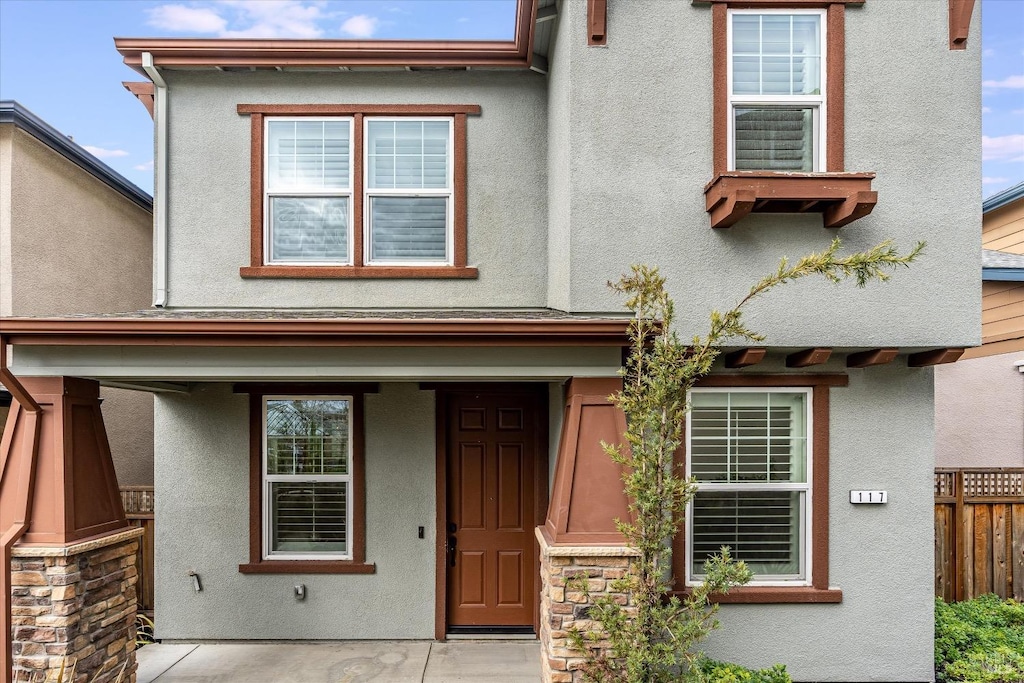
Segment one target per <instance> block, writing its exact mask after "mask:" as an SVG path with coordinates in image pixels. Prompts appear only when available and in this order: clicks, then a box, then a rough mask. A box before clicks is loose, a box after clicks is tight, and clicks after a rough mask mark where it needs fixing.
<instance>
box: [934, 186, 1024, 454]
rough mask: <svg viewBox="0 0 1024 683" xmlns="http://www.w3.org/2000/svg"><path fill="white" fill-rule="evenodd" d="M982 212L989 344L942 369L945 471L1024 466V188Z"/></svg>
mask: <svg viewBox="0 0 1024 683" xmlns="http://www.w3.org/2000/svg"><path fill="white" fill-rule="evenodd" d="M982 210H983V218H982V232H981V235H982V236H981V241H982V247H983V251H982V269H981V279H982V285H981V288H982V290H981V291H982V299H981V315H982V325H981V340H982V345H981V346H979V347H976V348H973V349H968V350H967V352H966V353H964V355H963V357H962V358H961V360H960V362H959V363H956V364H955V365H949V366H946V367H942V368H938V369H936V372H935V464H936V466H938V467H1024V375H1022V374H1021V373H1024V183H1020V184H1018V185H1015V186H1014V187H1011V188H1009V189H1007V190H1004V191H1002V192H1000V193H998V194H996V195H993V196H992V197H989V198H988V199H986V200H985V202H984V203H983V205H982Z"/></svg>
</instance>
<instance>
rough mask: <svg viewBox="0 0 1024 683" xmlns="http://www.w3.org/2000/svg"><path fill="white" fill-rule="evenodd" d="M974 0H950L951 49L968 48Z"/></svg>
mask: <svg viewBox="0 0 1024 683" xmlns="http://www.w3.org/2000/svg"><path fill="white" fill-rule="evenodd" d="M972 14H974V0H949V49H950V50H966V49H967V36H968V34H970V31H971V15H972Z"/></svg>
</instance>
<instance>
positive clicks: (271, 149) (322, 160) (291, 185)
mask: <svg viewBox="0 0 1024 683" xmlns="http://www.w3.org/2000/svg"><path fill="white" fill-rule="evenodd" d="M267 126H268V135H267V185H268V187H267V189H268V190H270V191H271V192H280V191H282V190H295V189H301V190H307V191H315V190H339V189H347V188H348V187H349V165H350V162H349V159H350V153H349V147H350V144H349V143H350V141H349V128H350V126H349V121H348V120H312V121H276V120H270V121H268V124H267Z"/></svg>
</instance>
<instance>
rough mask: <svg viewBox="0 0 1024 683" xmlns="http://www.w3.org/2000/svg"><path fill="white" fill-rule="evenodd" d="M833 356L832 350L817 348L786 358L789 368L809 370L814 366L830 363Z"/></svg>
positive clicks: (798, 352) (792, 354)
mask: <svg viewBox="0 0 1024 683" xmlns="http://www.w3.org/2000/svg"><path fill="white" fill-rule="evenodd" d="M831 355H832V349H828V348H821V347H819V348H815V349H806V350H804V351H797V352H796V353H791V354H789V355H788V356H786V367H787V368H809V367H811V366H812V365H821V364H822V363H826V362H828V359H829V357H831Z"/></svg>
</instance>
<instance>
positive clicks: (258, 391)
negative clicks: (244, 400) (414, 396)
mask: <svg viewBox="0 0 1024 683" xmlns="http://www.w3.org/2000/svg"><path fill="white" fill-rule="evenodd" d="M234 391H235V393H239V394H248V395H249V561H248V562H246V563H242V564H240V565H238V571H239V573H242V574H373V573H375V572H376V571H377V568H376V565H375V564H374V563H372V562H366V444H365V440H364V439H365V432H364V422H363V397H364V396H365V395H366V394H373V393H376V392H377V385H376V384H333V383H323V384H316V383H300V384H296V383H267V384H250V383H243V384H236V385H235V387H234ZM276 394H288V395H296V396H301V395H310V396H312V395H320V396H323V395H328V394H331V395H339V396H341V395H344V396H351V397H352V466H353V469H354V470H355V471H356V476H354V477H353V478H352V559H351V560H323V561H319V560H265V559H263V397H264V396H268V395H276Z"/></svg>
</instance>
